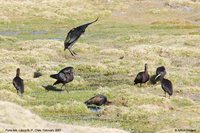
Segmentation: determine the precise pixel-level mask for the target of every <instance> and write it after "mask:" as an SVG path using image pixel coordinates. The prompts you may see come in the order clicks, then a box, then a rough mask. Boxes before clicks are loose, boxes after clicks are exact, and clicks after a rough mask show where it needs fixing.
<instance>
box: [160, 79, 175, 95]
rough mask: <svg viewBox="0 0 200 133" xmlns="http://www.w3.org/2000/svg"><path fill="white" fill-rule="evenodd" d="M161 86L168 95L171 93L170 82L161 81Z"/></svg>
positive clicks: (166, 80)
mask: <svg viewBox="0 0 200 133" xmlns="http://www.w3.org/2000/svg"><path fill="white" fill-rule="evenodd" d="M163 82H164V83H163V84H162V88H163V89H164V90H165V91H166V92H168V93H169V94H172V93H173V87H172V82H171V81H169V80H168V79H163Z"/></svg>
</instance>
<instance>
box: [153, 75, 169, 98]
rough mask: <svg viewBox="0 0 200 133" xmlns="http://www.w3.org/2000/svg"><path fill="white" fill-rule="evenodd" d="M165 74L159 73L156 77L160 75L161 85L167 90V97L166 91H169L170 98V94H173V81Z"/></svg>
mask: <svg viewBox="0 0 200 133" xmlns="http://www.w3.org/2000/svg"><path fill="white" fill-rule="evenodd" d="M164 76H165V73H164V72H161V73H160V74H159V75H157V76H156V78H155V79H157V78H158V77H160V82H161V87H162V89H163V90H164V92H165V97H166V93H168V95H169V98H170V96H171V95H172V94H173V86H172V82H171V81H170V80H168V79H165V78H164Z"/></svg>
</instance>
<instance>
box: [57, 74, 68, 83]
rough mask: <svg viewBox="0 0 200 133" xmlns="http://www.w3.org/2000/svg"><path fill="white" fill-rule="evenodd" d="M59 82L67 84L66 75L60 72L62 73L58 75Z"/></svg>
mask: <svg viewBox="0 0 200 133" xmlns="http://www.w3.org/2000/svg"><path fill="white" fill-rule="evenodd" d="M58 80H59V81H61V82H62V83H63V82H66V80H67V79H66V76H65V74H64V73H62V72H60V73H59V74H58Z"/></svg>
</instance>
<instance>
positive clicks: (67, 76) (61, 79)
mask: <svg viewBox="0 0 200 133" xmlns="http://www.w3.org/2000/svg"><path fill="white" fill-rule="evenodd" d="M50 77H52V78H54V79H57V81H56V82H55V83H54V84H53V86H54V85H57V84H60V83H62V84H63V85H62V87H63V86H64V85H65V84H66V83H69V82H71V81H73V79H74V71H73V67H66V68H64V69H62V70H61V71H60V72H59V73H58V74H52V75H50ZM62 87H61V89H62Z"/></svg>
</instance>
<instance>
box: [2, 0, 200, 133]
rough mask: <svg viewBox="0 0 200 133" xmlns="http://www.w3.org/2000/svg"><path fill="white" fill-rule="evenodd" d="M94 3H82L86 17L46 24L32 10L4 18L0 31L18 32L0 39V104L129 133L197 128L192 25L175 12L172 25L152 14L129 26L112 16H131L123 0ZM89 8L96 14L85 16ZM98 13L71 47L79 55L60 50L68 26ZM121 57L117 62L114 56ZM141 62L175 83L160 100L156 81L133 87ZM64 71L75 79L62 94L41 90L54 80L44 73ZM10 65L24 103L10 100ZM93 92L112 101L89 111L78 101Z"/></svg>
mask: <svg viewBox="0 0 200 133" xmlns="http://www.w3.org/2000/svg"><path fill="white" fill-rule="evenodd" d="M88 1H89V0H88ZM93 2H96V4H97V7H96V8H94V7H93V6H91V5H90V4H91V3H92V4H94V3H93ZM93 2H92V1H89V3H88V5H86V6H88V7H89V8H88V10H86V11H85V12H86V14H85V15H83V14H77V13H76V12H74V13H73V12H72V14H70V15H69V14H68V13H67V14H68V17H67V18H66V16H65V15H66V14H64V15H63V14H62V15H61V12H59V13H58V15H61V16H59V17H58V19H59V20H56V19H53V18H54V17H53V18H52V19H47V18H45V15H44V14H42V13H41V14H40V13H38V12H37V10H36V9H33V14H31V13H30V14H26V13H25V16H24V17H23V18H20V17H19V18H15V17H13V16H10V15H7V17H8V18H9V20H10V21H9V22H8V23H6V22H1V23H0V33H1V31H2V32H7V31H11V32H17V33H18V34H17V35H15V34H14V35H12V34H11V35H7V36H5V35H1V36H0V51H1V52H0V64H1V66H0V77H1V80H0V100H5V101H11V102H15V103H17V104H20V105H22V106H24V107H25V108H28V109H30V110H32V111H33V112H35V113H36V114H38V115H40V116H41V117H42V118H44V119H47V120H49V121H56V122H65V123H69V124H78V125H90V126H94V127H95V126H99V127H101V126H107V127H113V128H121V129H124V130H127V131H130V132H157V131H162V130H166V131H168V130H171V129H174V128H178V129H179V128H185V127H187V128H192V129H193V128H194V129H197V130H198V131H199V127H200V124H199V123H198V121H199V116H200V106H199V104H200V97H199V95H200V77H199V74H200V71H199V67H200V62H199V57H200V51H199V50H198V48H199V45H198V42H199V37H200V35H199V34H196V33H197V32H198V30H199V25H195V24H192V23H189V22H186V20H184V19H183V18H181V15H180V18H179V20H178V21H177V18H176V17H177V16H176V17H174V16H172V19H173V20H170V21H169V20H167V19H166V20H165V17H164V18H163V15H160V18H159V17H158V15H156V17H158V18H157V19H158V21H157V20H154V22H149V23H144V21H147V20H145V19H144V20H137V21H141V23H138V22H137V23H136V22H135V21H134V20H126V19H123V17H124V16H120V15H119V16H118V17H116V16H114V15H113V14H114V12H116V11H119V10H120V11H121V10H123V11H124V12H129V10H130V13H132V9H130V8H127V7H128V5H127V3H125V2H122V1H120V3H118V4H116V3H115V2H114V3H115V4H110V5H109V4H108V5H107V4H105V3H102V5H101V4H99V2H98V1H93ZM118 2H119V1H118ZM134 2H135V1H134ZM134 2H133V3H134ZM75 3H76V2H75ZM136 3H137V2H136ZM18 4H19V3H18ZM18 4H17V6H20V4H19V5H18ZM35 4H36V3H35ZM51 4H53V5H52V6H53V7H54V6H56V5H54V4H55V3H51V2H50V5H51ZM71 4H72V5H73V6H75V7H76V6H78V5H75V4H74V3H73V2H72V3H71ZM84 4H86V3H85V2H84ZM148 4H149V3H148ZM59 5H60V4H59ZM103 5H104V6H105V7H107V8H105V7H104V6H103ZM123 5H124V6H123ZM10 6H11V5H10ZM13 6H14V5H12V7H13ZM46 6H47V5H44V7H42V9H41V10H47V11H49V12H50V11H51V9H52V8H53V7H51V8H50V7H49V6H47V7H48V8H47V7H46ZM79 6H80V5H79ZM79 6H78V7H79ZM43 8H45V9H43ZM46 8H47V9H46ZM147 8H149V7H148V6H147ZM162 8H165V7H162ZM31 9H32V6H31ZM95 9H96V10H98V11H99V13H97V14H95V15H90V13H91V12H93V11H94V10H95ZM134 9H135V10H136V9H137V7H135V8H134ZM6 10H8V9H7V8H6ZM15 10H17V9H15ZM27 10H28V9H27ZM70 10H71V8H70ZM11 11H12V10H11ZM61 11H63V12H64V11H65V9H61ZM16 12H20V11H18V10H17V11H16ZM34 13H35V14H36V15H41V17H39V16H35V14H34ZM112 13H113V14H112ZM136 13H137V10H136ZM141 13H143V15H146V14H145V12H141ZM165 13H166V12H165ZM50 14H51V13H50ZM98 14H103V15H102V17H100V19H99V21H97V22H96V23H95V24H93V25H91V26H89V27H88V29H87V30H86V33H85V34H84V35H83V36H81V38H80V39H79V40H78V42H77V43H76V44H75V45H74V47H73V49H74V51H76V52H77V53H78V56H76V57H72V56H71V55H70V53H69V52H68V51H63V41H64V39H65V37H66V34H67V32H68V31H69V30H70V29H71V28H72V27H75V26H78V25H80V24H82V23H85V22H89V21H91V20H94V19H95V18H96V16H98ZM174 14H176V12H174ZM174 14H173V15H174ZM177 14H178V13H177ZM182 14H184V12H183V13H182ZM29 15H30V16H29ZM73 15H74V16H73ZM148 15H150V16H149V18H150V17H155V16H154V14H148ZM165 15H166V14H165ZM4 16H6V14H4ZM31 16H32V17H31ZM47 16H48V15H47ZM130 17H133V18H135V19H137V14H134V13H132V16H130ZM30 18H31V19H30ZM2 21H4V20H2ZM187 21H189V20H187ZM19 22H20V23H19ZM33 32H39V34H34V33H33ZM40 32H41V33H40ZM191 33H192V34H191ZM122 56H124V58H123V59H119V58H120V57H122ZM145 63H148V65H149V73H150V75H153V74H155V69H156V67H158V66H160V65H165V66H166V68H167V75H166V78H168V79H170V80H171V81H172V82H173V86H174V94H173V96H172V97H171V98H170V99H168V98H165V97H163V95H164V94H163V90H162V89H161V87H160V83H158V84H157V85H154V86H153V85H151V84H150V83H148V84H147V85H143V86H142V87H140V86H134V85H133V80H134V78H135V76H136V74H137V73H138V72H139V71H142V70H143V69H144V68H143V67H144V64H145ZM66 66H72V67H74V69H75V79H74V81H73V82H71V83H69V84H67V85H66V87H67V89H68V90H69V93H67V91H61V92H59V91H58V92H55V91H46V90H45V89H44V88H43V87H42V85H52V84H53V83H54V82H55V80H54V79H51V78H50V77H49V75H50V74H54V73H57V72H58V71H59V70H61V69H62V68H64V67H66ZM17 67H20V68H21V77H22V78H23V79H24V83H25V94H24V97H23V98H20V97H19V96H17V94H16V90H15V89H14V87H13V86H12V78H13V77H14V76H15V71H16V68H17ZM35 71H40V72H41V73H42V74H43V76H42V77H40V78H38V79H34V78H33V73H34V72H35ZM57 87H58V88H60V87H61V85H58V86H57ZM96 94H104V95H106V96H107V97H108V99H109V100H110V101H112V102H113V104H112V105H110V106H104V107H102V108H103V109H102V111H101V112H98V113H94V112H91V111H90V110H89V109H87V108H86V106H85V105H84V101H86V100H87V99H89V98H90V97H92V96H94V95H96Z"/></svg>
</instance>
